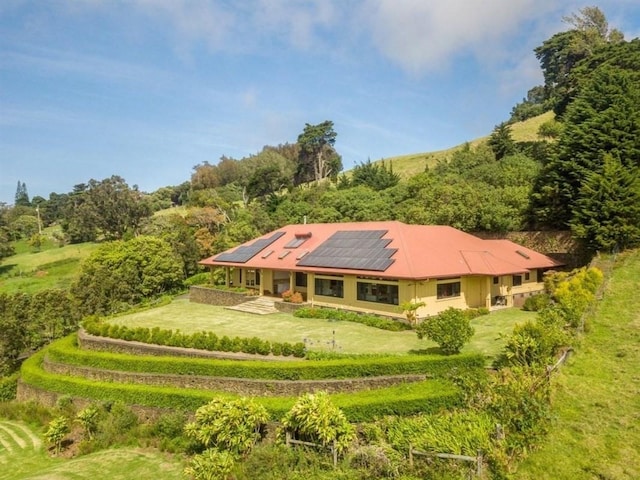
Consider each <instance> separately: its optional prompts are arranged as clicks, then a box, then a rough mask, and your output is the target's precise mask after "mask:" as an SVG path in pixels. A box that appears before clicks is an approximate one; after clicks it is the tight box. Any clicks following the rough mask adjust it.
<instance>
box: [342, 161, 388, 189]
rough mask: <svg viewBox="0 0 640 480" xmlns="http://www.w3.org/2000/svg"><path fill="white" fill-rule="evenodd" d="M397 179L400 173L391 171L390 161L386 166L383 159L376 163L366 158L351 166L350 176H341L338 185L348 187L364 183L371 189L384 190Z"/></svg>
mask: <svg viewBox="0 0 640 480" xmlns="http://www.w3.org/2000/svg"><path fill="white" fill-rule="evenodd" d="M399 181H400V175H398V174H397V173H394V172H393V164H392V163H390V164H389V166H388V167H387V165H386V164H385V162H384V160H382V161H381V162H376V163H371V160H367V162H366V163H360V165H356V166H355V167H354V168H353V170H352V171H351V177H350V178H349V177H347V176H343V177H341V181H340V186H341V188H349V187H356V186H358V185H364V186H367V187H369V188H371V189H373V190H385V189H387V188H389V187H393V186H395V185H397V184H398V182H399Z"/></svg>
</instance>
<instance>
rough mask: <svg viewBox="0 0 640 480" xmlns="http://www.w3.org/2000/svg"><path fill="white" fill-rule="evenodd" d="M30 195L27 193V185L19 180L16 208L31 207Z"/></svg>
mask: <svg viewBox="0 0 640 480" xmlns="http://www.w3.org/2000/svg"><path fill="white" fill-rule="evenodd" d="M30 205H31V202H29V194H28V193H27V185H26V183H24V182H20V180H18V187H17V188H16V196H15V206H16V207H17V206H22V207H29V206H30Z"/></svg>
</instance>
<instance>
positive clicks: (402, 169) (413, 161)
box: [383, 112, 554, 178]
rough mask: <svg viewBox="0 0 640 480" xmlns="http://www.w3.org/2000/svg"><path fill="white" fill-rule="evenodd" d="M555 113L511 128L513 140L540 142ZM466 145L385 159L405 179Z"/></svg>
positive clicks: (473, 142) (478, 139) (475, 143)
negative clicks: (543, 126) (544, 126)
mask: <svg viewBox="0 0 640 480" xmlns="http://www.w3.org/2000/svg"><path fill="white" fill-rule="evenodd" d="M553 116H554V114H553V112H547V113H544V114H542V115H539V116H537V117H534V118H530V119H528V120H525V121H524V122H517V123H514V124H513V125H512V126H511V132H512V136H513V139H514V140H515V141H516V142H530V141H535V140H540V138H539V137H538V129H539V128H540V125H541V124H542V123H544V122H546V121H548V120H551V119H552V118H553ZM487 138H488V137H481V138H476V139H475V140H470V141H469V142H468V143H469V144H470V145H471V146H476V145H479V144H481V143H483V142H486V140H487ZM463 147H464V145H458V146H456V147H452V148H449V149H446V150H438V151H435V152H426V153H412V154H409V155H400V156H397V157H388V158H385V159H383V160H384V161H385V162H386V163H387V164H388V163H389V162H392V163H393V171H394V172H396V173H399V174H400V175H401V176H402V177H403V178H408V177H410V176H412V175H416V174H418V173H420V172H423V171H424V169H425V166H427V165H428V166H433V165H436V164H437V163H438V162H439V161H444V160H447V159H448V158H449V157H450V156H451V154H452V153H453V152H455V151H456V150H459V149H461V148H463Z"/></svg>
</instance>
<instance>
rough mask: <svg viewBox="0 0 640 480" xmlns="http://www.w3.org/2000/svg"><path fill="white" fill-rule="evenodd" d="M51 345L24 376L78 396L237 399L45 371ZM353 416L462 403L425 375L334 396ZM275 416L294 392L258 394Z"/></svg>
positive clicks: (185, 401)
mask: <svg viewBox="0 0 640 480" xmlns="http://www.w3.org/2000/svg"><path fill="white" fill-rule="evenodd" d="M47 350H48V349H43V350H41V351H40V352H38V353H37V354H35V355H33V356H32V357H31V358H29V359H28V360H26V361H25V362H24V363H23V365H22V368H21V376H22V381H23V382H24V383H25V384H27V385H31V386H33V387H36V388H39V389H43V390H46V391H50V392H55V393H59V394H64V395H69V396H71V397H76V398H88V399H97V400H113V401H122V402H124V403H126V404H129V405H141V406H146V407H154V408H167V409H180V410H189V411H195V410H196V409H197V408H198V407H200V406H202V405H204V404H205V403H207V402H208V401H210V400H211V399H213V398H228V399H235V398H238V396H236V395H232V394H228V393H224V392H215V391H209V390H193V389H180V388H170V387H155V386H147V385H134V384H121V383H110V382H96V381H91V380H87V379H84V378H78V377H70V376H64V375H57V374H52V373H48V372H45V371H44V370H43V369H42V361H43V359H44V356H45V355H46V354H47ZM331 398H332V400H333V401H334V402H335V404H336V405H337V406H338V407H340V408H342V409H343V411H344V412H345V414H346V415H347V417H348V418H349V420H350V421H370V420H374V419H375V418H377V417H379V416H381V415H389V414H393V415H410V414H415V413H419V412H435V411H437V410H440V409H442V408H452V407H455V406H457V405H459V404H460V402H461V395H460V393H459V391H458V390H457V389H456V387H455V386H454V385H453V384H452V383H450V382H447V381H445V380H427V381H424V382H417V383H412V384H405V385H400V386H394V387H388V388H381V389H377V390H370V391H365V392H358V393H350V394H336V395H332V396H331ZM256 401H257V402H258V403H260V404H261V405H264V407H265V408H266V409H267V410H268V411H269V413H270V415H271V416H272V418H273V419H279V418H281V417H282V416H283V415H284V414H285V413H286V412H287V411H288V410H289V409H290V408H291V407H292V406H293V404H294V403H295V401H296V398H294V397H256Z"/></svg>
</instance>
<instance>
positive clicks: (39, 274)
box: [0, 240, 98, 293]
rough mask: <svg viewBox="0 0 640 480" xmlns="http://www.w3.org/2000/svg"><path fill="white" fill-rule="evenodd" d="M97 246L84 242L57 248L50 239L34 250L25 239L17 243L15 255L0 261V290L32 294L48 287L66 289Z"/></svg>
mask: <svg viewBox="0 0 640 480" xmlns="http://www.w3.org/2000/svg"><path fill="white" fill-rule="evenodd" d="M97 246H98V245H97V244H95V243H83V244H77V245H66V246H64V247H58V246H56V245H55V244H54V243H53V242H52V241H50V240H49V241H46V242H45V243H44V244H43V245H42V247H41V248H40V251H36V250H35V249H34V248H33V247H30V246H29V245H28V244H27V242H25V241H22V242H18V243H17V244H16V245H15V250H16V254H15V255H13V256H11V257H7V258H5V259H4V260H2V262H1V263H0V291H1V292H5V293H14V292H25V293H34V292H37V291H39V290H44V289H47V288H67V287H68V286H69V285H70V284H71V282H72V281H73V278H74V276H75V274H76V272H77V271H78V267H79V265H80V262H81V261H82V260H83V259H84V258H86V257H87V256H88V255H89V254H90V253H91V252H92V251H93V250H95V249H96V248H97Z"/></svg>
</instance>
